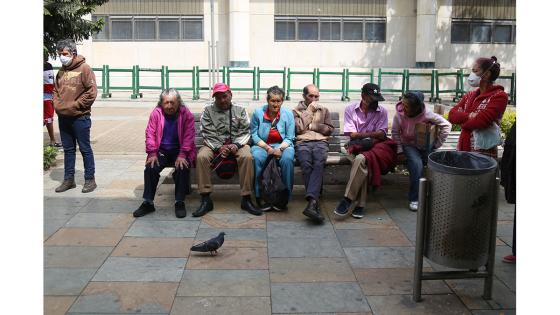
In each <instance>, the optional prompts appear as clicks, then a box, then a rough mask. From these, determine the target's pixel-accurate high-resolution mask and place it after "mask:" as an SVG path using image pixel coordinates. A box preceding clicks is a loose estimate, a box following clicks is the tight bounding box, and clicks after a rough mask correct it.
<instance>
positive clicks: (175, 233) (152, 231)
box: [126, 220, 200, 237]
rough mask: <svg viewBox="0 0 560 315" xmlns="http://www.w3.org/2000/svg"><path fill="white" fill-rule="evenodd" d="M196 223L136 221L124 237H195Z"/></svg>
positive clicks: (197, 223)
mask: <svg viewBox="0 0 560 315" xmlns="http://www.w3.org/2000/svg"><path fill="white" fill-rule="evenodd" d="M199 223H200V222H198V221H187V220H185V221H155V220H152V221H147V220H136V221H134V223H133V224H132V226H131V227H130V229H129V230H128V232H127V233H126V236H140V237H195V235H196V230H197V228H198V225H199Z"/></svg>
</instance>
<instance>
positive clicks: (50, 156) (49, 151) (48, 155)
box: [43, 146, 58, 171]
mask: <svg viewBox="0 0 560 315" xmlns="http://www.w3.org/2000/svg"><path fill="white" fill-rule="evenodd" d="M57 154H58V149H57V148H55V147H51V146H46V147H44V148H43V169H44V170H45V171H46V170H48V169H49V168H50V167H51V166H52V165H54V163H55V160H56V155H57Z"/></svg>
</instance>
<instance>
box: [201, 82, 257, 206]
mask: <svg viewBox="0 0 560 315" xmlns="http://www.w3.org/2000/svg"><path fill="white" fill-rule="evenodd" d="M212 96H213V97H214V102H213V103H212V104H210V105H207V106H206V107H205V108H204V111H203V113H202V116H201V117H200V128H201V134H202V138H203V140H204V145H203V146H202V147H201V148H200V149H199V150H198V154H197V157H196V177H197V181H198V192H199V193H200V195H201V201H200V206H199V208H198V209H197V210H196V211H195V212H194V213H193V216H194V217H200V216H203V215H205V214H206V213H208V212H210V211H212V210H213V209H214V204H213V202H212V199H210V193H211V192H212V181H211V177H210V175H211V172H212V165H211V164H212V161H213V160H214V159H215V158H216V157H217V156H221V157H222V158H226V157H228V156H231V155H233V156H235V159H236V160H237V164H238V169H239V172H238V173H239V181H240V183H239V185H240V186H241V209H243V210H246V211H247V212H249V213H251V214H254V215H261V214H262V211H261V209H259V208H257V207H255V206H254V205H253V203H252V201H251V190H252V188H253V177H254V167H253V156H252V155H251V148H250V147H249V145H248V144H247V143H248V142H249V139H250V128H249V115H248V114H247V111H246V110H245V108H243V107H241V106H239V105H236V104H234V103H232V102H231V97H232V95H231V90H230V88H229V86H227V84H225V83H217V84H216V85H214V90H213V94H212Z"/></svg>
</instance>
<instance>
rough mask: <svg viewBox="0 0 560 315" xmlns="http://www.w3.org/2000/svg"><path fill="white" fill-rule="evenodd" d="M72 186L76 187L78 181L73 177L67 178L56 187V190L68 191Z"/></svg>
mask: <svg viewBox="0 0 560 315" xmlns="http://www.w3.org/2000/svg"><path fill="white" fill-rule="evenodd" d="M72 188H76V182H75V181H74V179H73V178H71V179H65V180H64V181H63V182H62V184H60V186H58V187H56V188H55V190H54V191H55V192H57V193H59V192H63V191H67V190H68V189H72Z"/></svg>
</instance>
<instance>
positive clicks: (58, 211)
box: [43, 206, 80, 221]
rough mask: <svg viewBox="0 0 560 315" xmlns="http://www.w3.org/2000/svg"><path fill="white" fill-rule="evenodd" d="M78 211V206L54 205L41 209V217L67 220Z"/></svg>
mask: <svg viewBox="0 0 560 315" xmlns="http://www.w3.org/2000/svg"><path fill="white" fill-rule="evenodd" d="M79 211H80V208H79V207H73V208H64V207H63V206H55V207H49V208H47V207H46V206H45V208H44V209H43V217H44V218H45V219H49V220H66V221H68V220H69V219H70V218H72V217H73V216H74V215H76V213H78V212H79Z"/></svg>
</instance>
